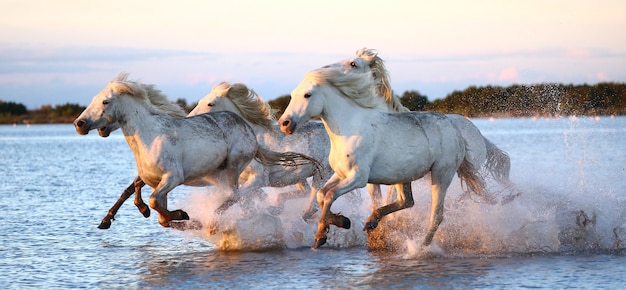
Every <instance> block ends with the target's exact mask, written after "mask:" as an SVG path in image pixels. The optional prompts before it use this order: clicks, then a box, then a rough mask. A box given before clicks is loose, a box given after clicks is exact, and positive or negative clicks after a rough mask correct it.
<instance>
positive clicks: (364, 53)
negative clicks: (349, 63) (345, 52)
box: [356, 47, 378, 61]
mask: <svg viewBox="0 0 626 290" xmlns="http://www.w3.org/2000/svg"><path fill="white" fill-rule="evenodd" d="M377 55H378V51H376V50H375V49H368V48H366V47H364V48H361V49H359V50H357V51H356V57H360V58H363V59H365V60H367V61H372V59H374V58H375V57H376V56H377Z"/></svg>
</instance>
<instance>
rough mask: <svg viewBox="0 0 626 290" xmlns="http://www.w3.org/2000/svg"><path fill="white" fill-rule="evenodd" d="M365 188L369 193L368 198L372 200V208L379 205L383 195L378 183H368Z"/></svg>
mask: <svg viewBox="0 0 626 290" xmlns="http://www.w3.org/2000/svg"><path fill="white" fill-rule="evenodd" d="M366 188H367V191H368V192H369V193H370V199H371V200H372V210H374V209H376V208H378V207H380V205H381V203H382V200H383V196H382V194H381V190H380V184H373V183H368V184H367V186H366Z"/></svg>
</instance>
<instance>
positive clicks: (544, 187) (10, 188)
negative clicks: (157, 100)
mask: <svg viewBox="0 0 626 290" xmlns="http://www.w3.org/2000/svg"><path fill="white" fill-rule="evenodd" d="M473 121H474V122H475V124H477V126H478V127H479V128H480V129H481V131H482V132H483V134H484V135H485V136H486V137H487V138H489V139H490V140H491V141H492V142H493V143H495V144H496V145H497V146H499V147H500V148H502V149H504V150H505V151H507V152H508V153H509V154H510V156H511V160H512V169H511V179H512V180H513V182H514V183H515V185H516V190H519V191H521V192H523V194H522V195H520V196H519V197H518V198H516V199H515V200H513V202H511V203H508V204H506V205H495V206H494V205H487V204H484V203H481V202H480V200H479V199H478V198H476V197H474V198H467V197H465V196H464V195H463V194H462V189H461V187H460V185H459V182H458V180H455V181H454V182H453V186H451V188H450V190H449V192H448V196H447V198H446V204H445V206H446V212H445V219H444V221H443V223H442V225H441V227H440V229H439V231H438V233H437V235H436V236H435V245H434V246H432V247H429V248H426V249H424V248H422V247H420V246H419V245H420V244H421V239H422V237H423V231H424V227H425V225H426V223H427V220H428V208H429V206H430V191H429V187H428V185H427V183H426V182H425V181H416V182H415V183H414V191H415V197H416V205H415V207H414V208H412V209H409V210H405V211H402V212H400V213H397V214H394V215H392V216H389V219H388V220H387V221H386V222H387V224H388V227H390V228H393V230H391V231H390V232H388V233H386V238H388V240H389V241H390V244H391V245H392V247H393V249H394V250H393V251H373V250H368V247H367V236H366V235H365V234H364V233H363V231H361V228H362V226H363V220H365V218H366V217H367V215H368V214H369V197H368V195H367V193H366V191H365V190H359V191H357V192H355V193H352V194H349V195H346V196H344V197H342V198H340V199H339V200H338V201H337V205H336V208H335V209H336V210H338V211H341V212H342V213H344V214H345V215H346V216H348V217H350V218H351V219H352V222H353V228H352V229H350V230H336V229H333V230H331V232H330V234H329V243H328V245H327V246H324V247H322V248H320V249H318V250H311V249H310V248H309V247H310V245H311V244H312V241H313V234H314V232H315V227H316V225H315V223H314V222H312V223H306V222H304V221H302V220H301V219H299V218H298V217H299V213H300V212H301V209H302V208H303V207H304V205H303V202H304V199H301V200H293V201H290V202H288V203H287V208H286V209H285V211H284V212H283V213H281V214H280V215H279V216H273V215H271V214H269V213H268V212H267V211H266V210H265V206H266V205H267V202H261V201H259V202H257V204H256V206H257V209H258V212H256V213H255V214H252V215H250V214H248V215H245V216H242V215H241V214H240V212H239V211H237V208H235V209H233V210H230V211H229V212H227V214H226V215H225V216H223V217H221V220H220V226H221V227H222V229H224V230H226V231H225V232H222V233H221V234H218V235H213V236H211V235H208V234H207V233H206V232H204V231H187V232H181V231H176V230H173V229H166V228H162V227H161V226H159V225H158V223H157V220H156V214H155V213H154V212H153V214H152V216H151V217H150V218H148V219H145V218H143V217H142V216H141V215H140V214H139V213H138V212H137V209H136V208H135V206H134V205H133V204H132V202H131V201H129V202H128V203H127V204H125V205H124V206H123V207H122V208H121V209H120V211H119V212H118V214H117V216H116V220H115V221H114V222H113V225H112V227H111V229H109V230H99V229H97V228H96V226H97V225H98V224H99V222H100V219H101V218H102V217H103V216H104V215H105V213H106V211H107V210H108V208H109V207H110V206H111V205H112V204H113V202H114V201H115V200H116V199H117V197H119V195H120V194H121V192H122V190H123V189H124V188H125V187H126V186H127V185H128V184H129V183H130V182H131V181H132V179H133V177H134V175H135V174H136V169H135V165H134V159H133V157H132V153H131V152H130V150H129V148H128V146H127V145H126V142H125V141H124V139H123V137H122V136H121V135H120V134H119V133H116V134H114V135H112V136H111V137H109V138H107V139H102V138H100V137H98V136H97V134H95V132H94V133H91V134H90V135H87V136H79V135H77V134H76V133H75V131H74V129H73V127H72V126H71V125H34V126H29V127H27V126H16V127H13V126H0V164H2V166H1V167H0V176H1V177H0V189H1V194H0V209H1V210H2V211H3V212H4V213H5V214H4V215H1V216H0V271H1V272H2V275H1V276H0V286H4V287H3V288H10V289H24V288H44V287H45V288H79V287H80V288H219V287H224V288H225V287H229V288H230V287H247V288H268V287H269V288H285V287H288V288H346V287H362V288H368V287H369V288H391V287H401V288H513V287H533V288H534V287H537V288H566V287H567V288H570V287H572V288H616V287H621V285H623V284H624V281H625V280H626V279H625V278H624V275H623V274H624V273H626V269H625V267H626V266H624V265H626V263H625V262H626V255H625V251H624V248H625V246H624V244H625V242H624V241H625V239H626V229H625V228H624V226H625V222H626V220H625V218H624V216H626V212H625V210H624V208H625V207H624V206H623V205H624V199H625V198H626V193H625V192H624V188H626V153H624V150H623V148H624V147H623V144H625V143H626V118H624V117H615V118H610V117H601V118H599V119H595V118H588V117H579V118H560V119H496V120H487V119H476V120H473ZM276 191H277V190H276V189H268V190H267V191H266V192H267V193H268V197H269V200H270V201H271V199H272V198H273V197H274V196H275V192H276ZM144 192H145V193H146V194H145V195H146V196H147V195H148V193H149V190H148V189H146V190H144ZM505 193H506V191H503V194H505ZM220 198H221V197H220V193H219V191H215V190H207V189H202V188H200V189H198V188H189V187H179V188H177V189H175V190H174V191H173V192H172V193H170V208H183V209H185V210H187V211H188V212H189V213H190V215H191V216H192V217H194V218H198V219H201V220H204V221H206V220H210V219H214V218H215V216H214V215H212V214H211V210H210V209H211V208H215V207H216V206H217V205H216V201H217V200H219V199H220ZM349 205H351V206H349ZM354 205H356V206H354ZM224 249H235V250H229V251H227V250H224ZM237 249H238V250H237Z"/></svg>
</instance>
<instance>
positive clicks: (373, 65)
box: [356, 47, 409, 112]
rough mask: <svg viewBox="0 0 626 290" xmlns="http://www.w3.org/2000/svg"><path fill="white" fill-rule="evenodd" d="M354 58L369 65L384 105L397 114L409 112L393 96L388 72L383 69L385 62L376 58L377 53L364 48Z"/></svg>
mask: <svg viewBox="0 0 626 290" xmlns="http://www.w3.org/2000/svg"><path fill="white" fill-rule="evenodd" d="M356 57H358V58H362V59H364V60H366V61H367V62H368V63H369V66H370V70H371V71H372V76H373V77H374V79H375V80H376V84H377V89H378V94H379V95H380V96H382V97H384V98H385V103H387V105H388V106H389V109H391V110H392V111H397V112H407V111H409V109H407V108H406V107H404V106H403V105H402V103H400V100H399V99H398V98H396V97H395V96H394V95H393V91H392V90H391V80H390V79H391V78H390V77H389V71H387V68H386V67H385V61H383V59H382V58H380V57H379V56H378V51H376V50H375V49H367V48H365V47H364V48H361V49H359V50H357V52H356Z"/></svg>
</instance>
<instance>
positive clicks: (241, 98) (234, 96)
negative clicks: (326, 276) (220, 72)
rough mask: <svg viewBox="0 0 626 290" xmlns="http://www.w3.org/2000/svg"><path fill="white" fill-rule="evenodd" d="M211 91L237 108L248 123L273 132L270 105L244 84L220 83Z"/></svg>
mask: <svg viewBox="0 0 626 290" xmlns="http://www.w3.org/2000/svg"><path fill="white" fill-rule="evenodd" d="M213 91H215V93H216V94H217V96H219V97H221V98H223V97H226V98H228V99H229V100H230V101H231V102H232V103H233V105H234V106H235V107H237V109H238V110H239V112H240V113H241V117H242V118H244V119H246V120H248V122H250V123H252V124H256V125H259V126H262V127H263V128H265V129H267V130H274V127H273V126H272V124H273V123H274V117H273V116H272V111H271V107H270V105H269V104H268V103H266V102H264V101H263V99H261V97H260V96H259V95H258V94H257V93H256V92H255V91H254V90H252V89H249V88H248V87H247V86H246V85H245V84H242V83H235V84H233V85H230V84H229V83H227V82H222V83H219V84H218V85H217V86H215V87H214V88H213Z"/></svg>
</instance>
